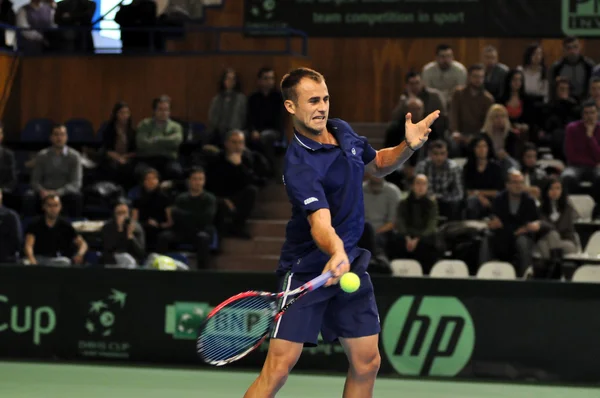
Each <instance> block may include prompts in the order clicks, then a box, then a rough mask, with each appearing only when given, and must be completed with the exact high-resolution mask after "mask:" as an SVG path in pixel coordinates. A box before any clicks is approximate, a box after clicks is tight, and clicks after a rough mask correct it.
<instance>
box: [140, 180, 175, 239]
mask: <svg viewBox="0 0 600 398" xmlns="http://www.w3.org/2000/svg"><path fill="white" fill-rule="evenodd" d="M169 205H170V201H169V198H168V197H167V195H165V194H164V193H163V192H162V191H161V189H160V177H159V174H158V171H156V170H154V169H150V170H147V171H146V174H145V175H144V178H143V179H142V187H141V190H140V195H139V196H138V197H137V198H135V199H134V201H133V206H132V208H133V210H132V212H131V214H132V218H133V219H134V220H135V221H137V222H139V223H140V225H141V226H142V228H143V229H144V234H145V236H146V248H147V249H148V250H154V249H155V248H156V242H157V238H158V235H159V234H160V233H161V232H162V231H164V230H165V229H167V228H170V227H171V225H172V224H173V223H172V222H171V219H170V218H169V214H168V212H167V208H168V207H169Z"/></svg>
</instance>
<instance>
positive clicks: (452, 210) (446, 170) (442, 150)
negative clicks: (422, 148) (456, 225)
mask: <svg viewBox="0 0 600 398" xmlns="http://www.w3.org/2000/svg"><path fill="white" fill-rule="evenodd" d="M415 174H424V175H425V176H426V177H427V181H428V183H429V182H430V184H428V185H429V189H430V193H431V195H432V196H434V197H435V199H436V201H437V204H438V208H439V211H440V215H442V216H444V217H446V218H448V219H449V220H452V221H454V220H458V219H459V218H460V207H461V201H462V199H463V185H462V176H461V169H460V167H459V166H458V164H456V162H455V161H454V160H452V159H448V146H447V144H446V142H444V141H442V140H437V141H434V142H432V143H431V144H430V146H429V158H428V159H425V160H423V161H421V162H419V163H418V164H417V168H416V170H415Z"/></svg>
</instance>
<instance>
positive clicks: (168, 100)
mask: <svg viewBox="0 0 600 398" xmlns="http://www.w3.org/2000/svg"><path fill="white" fill-rule="evenodd" d="M163 102H166V103H168V104H169V105H171V97H169V96H168V95H161V96H160V97H158V98H154V99H153V100H152V110H153V111H155V110H156V108H158V105H159V104H161V103H163Z"/></svg>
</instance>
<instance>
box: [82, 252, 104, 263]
mask: <svg viewBox="0 0 600 398" xmlns="http://www.w3.org/2000/svg"><path fill="white" fill-rule="evenodd" d="M101 258H102V252H99V251H95V250H88V251H87V253H85V257H84V258H83V261H84V263H85V264H89V265H98V264H99V263H100V259H101Z"/></svg>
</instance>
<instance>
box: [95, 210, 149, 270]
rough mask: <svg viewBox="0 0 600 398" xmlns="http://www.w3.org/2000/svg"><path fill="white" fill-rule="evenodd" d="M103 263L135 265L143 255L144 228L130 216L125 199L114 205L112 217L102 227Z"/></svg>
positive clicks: (141, 259) (125, 265)
mask: <svg viewBox="0 0 600 398" xmlns="http://www.w3.org/2000/svg"><path fill="white" fill-rule="evenodd" d="M102 243H103V245H104V248H103V253H102V259H103V262H104V264H110V265H119V266H123V267H135V266H136V265H138V264H141V263H142V261H143V259H144V255H145V238H144V230H143V229H142V227H141V226H140V224H138V223H137V222H136V221H135V220H132V219H131V218H130V212H129V206H128V205H127V203H126V202H125V201H119V202H118V203H117V204H116V205H115V210H114V217H113V218H112V219H110V220H108V221H107V222H106V224H104V226H103V227H102Z"/></svg>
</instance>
